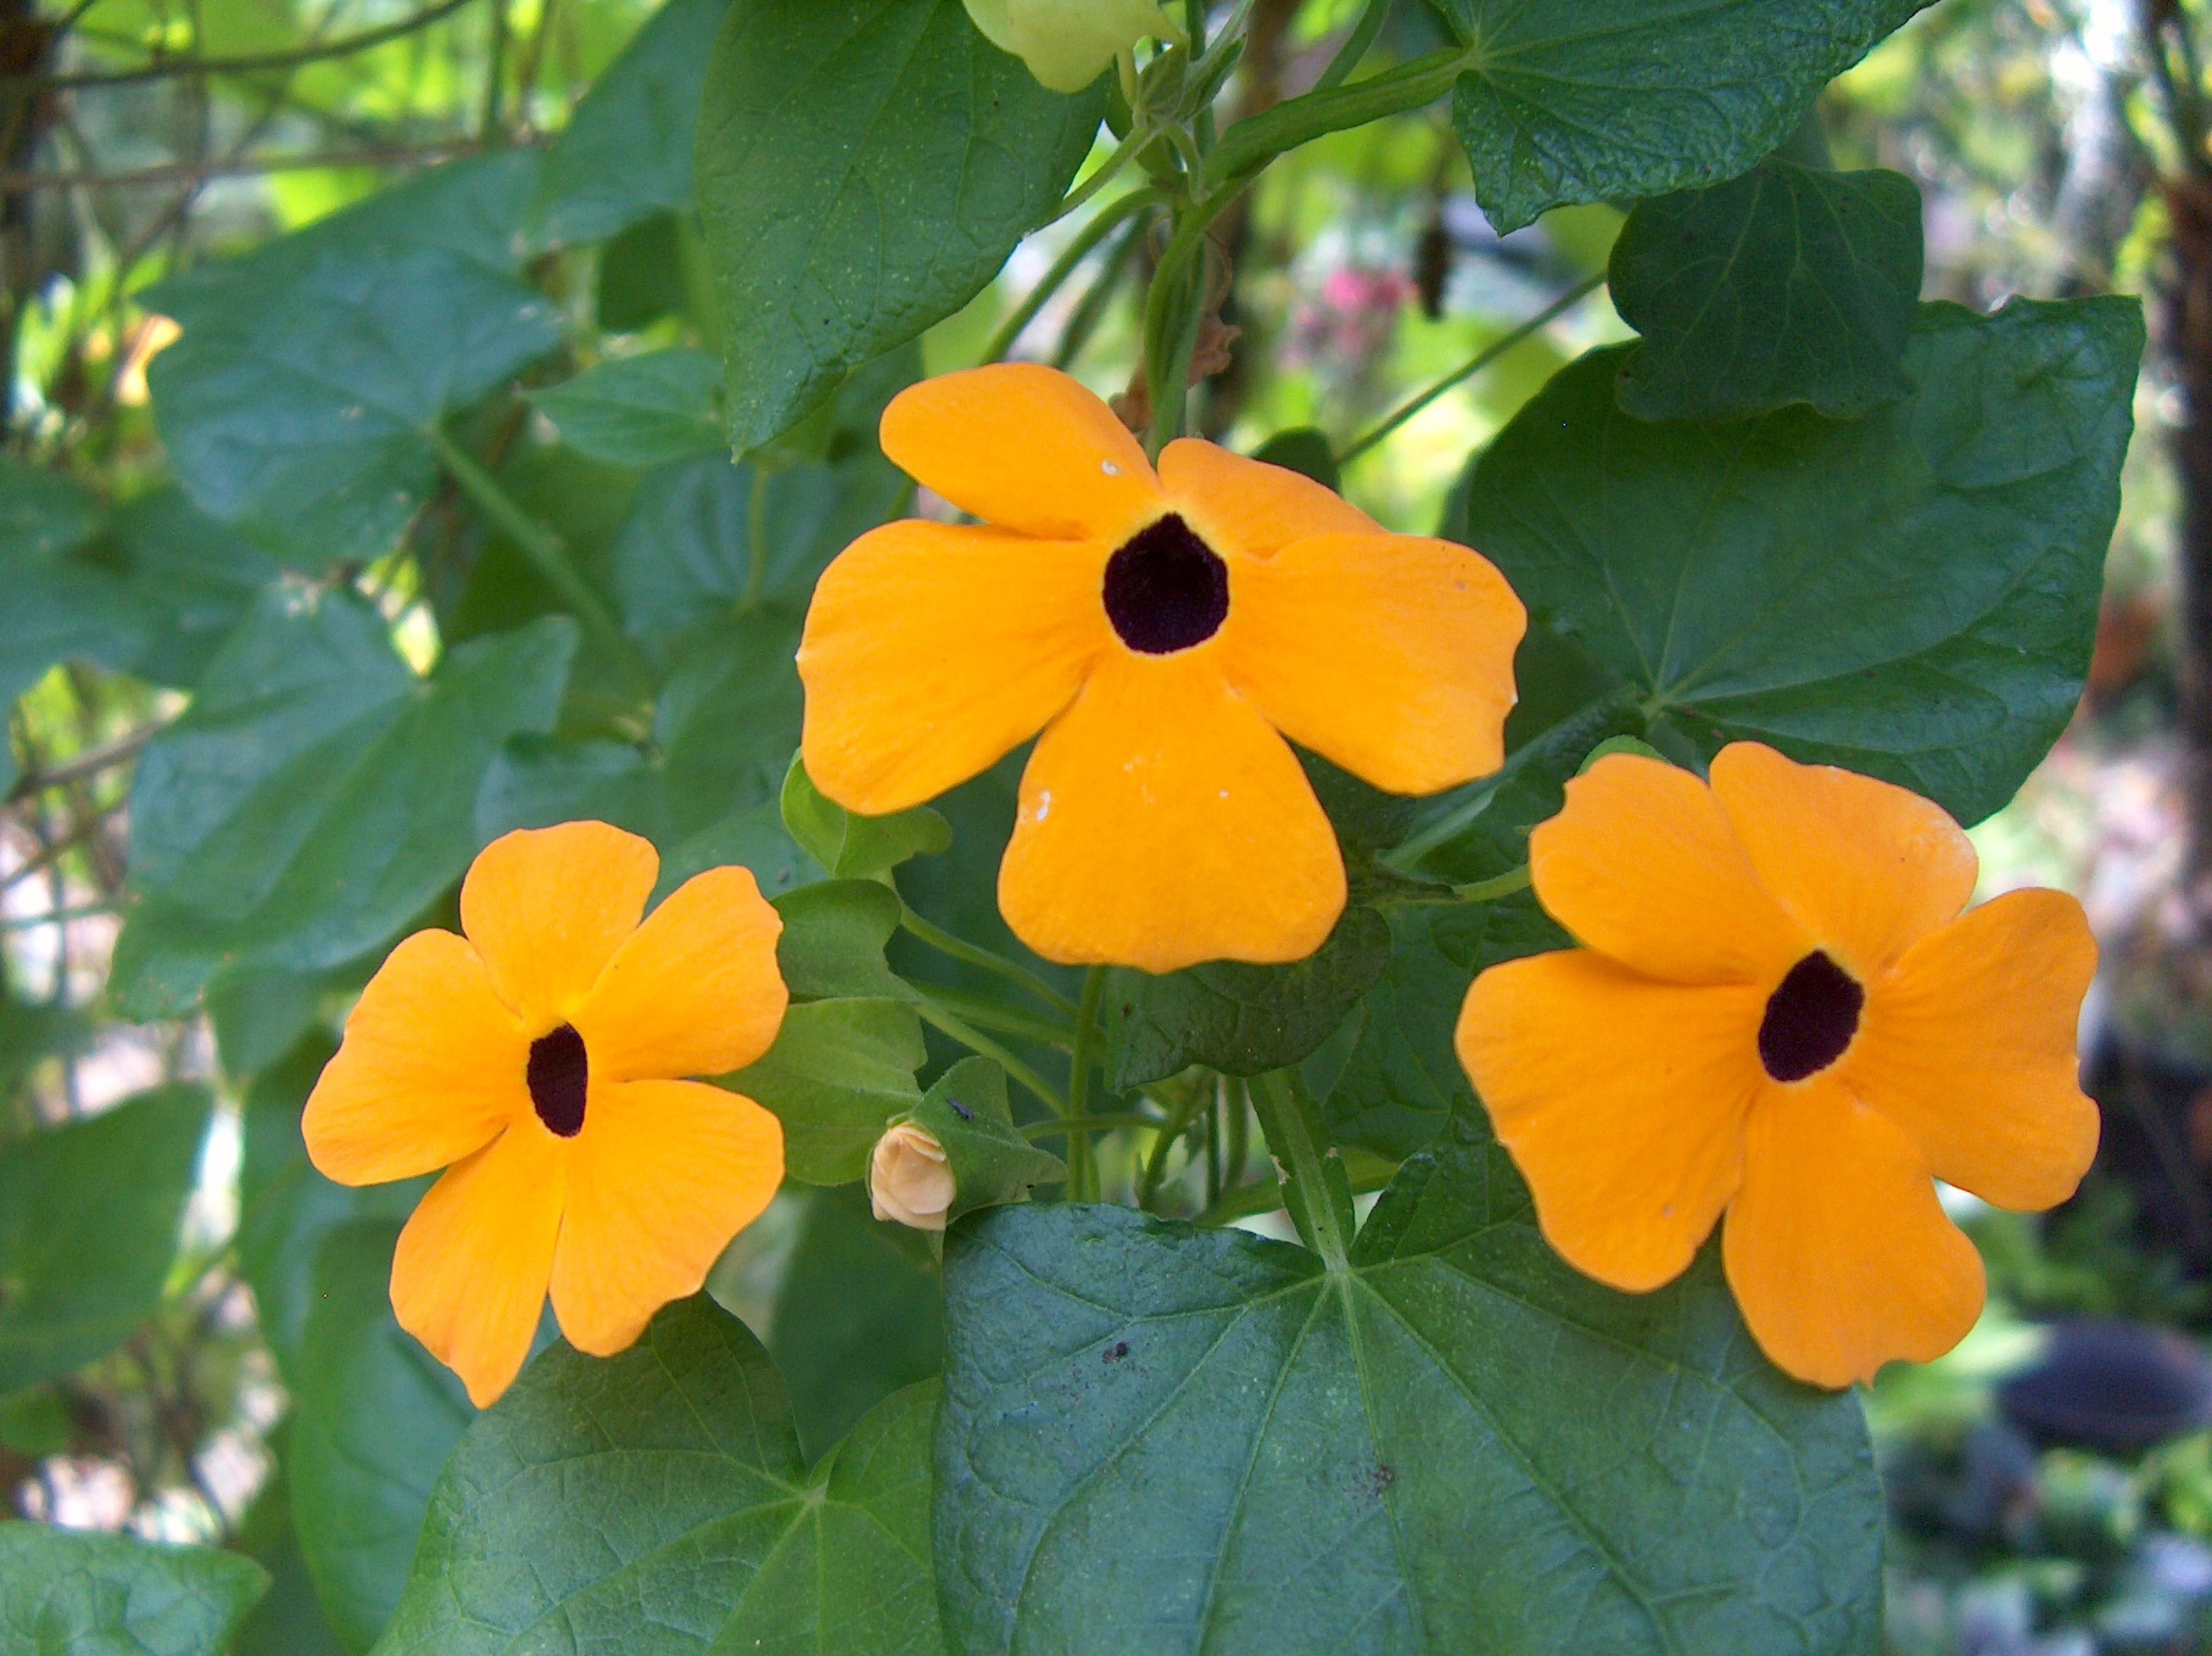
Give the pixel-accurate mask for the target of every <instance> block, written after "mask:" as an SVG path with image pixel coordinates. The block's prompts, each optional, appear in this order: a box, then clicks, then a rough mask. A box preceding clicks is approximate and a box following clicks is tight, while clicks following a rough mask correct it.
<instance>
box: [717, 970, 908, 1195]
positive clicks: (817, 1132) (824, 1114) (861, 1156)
mask: <svg viewBox="0 0 2212 1656" xmlns="http://www.w3.org/2000/svg"><path fill="white" fill-rule="evenodd" d="M928 1056H929V1055H928V1052H927V1049H926V1048H924V1046H923V1045H922V1040H921V1020H920V1019H919V1018H917V1017H915V1012H914V1008H912V1007H910V1006H908V1004H907V1003H906V1002H903V1001H894V1000H888V999H849V1000H836V1001H806V1002H800V1003H799V1005H797V1006H794V1007H793V1008H791V1009H790V1010H789V1011H788V1012H787V1013H786V1014H784V1018H783V1027H782V1028H781V1029H780V1030H778V1031H777V1032H776V1037H775V1045H774V1046H772V1047H770V1048H769V1050H768V1053H767V1056H764V1057H763V1058H762V1059H761V1060H760V1062H757V1063H756V1064H754V1065H752V1066H751V1067H750V1068H746V1069H741V1070H739V1071H738V1073H737V1074H736V1075H732V1076H730V1077H729V1078H728V1084H729V1086H730V1087H732V1088H733V1089H734V1090H735V1091H737V1092H739V1093H744V1095H745V1096H746V1097H747V1098H750V1099H755V1100H757V1102H759V1103H761V1104H764V1105H767V1106H768V1107H769V1109H770V1110H773V1111H775V1113H776V1115H777V1116H778V1117H780V1118H781V1121H782V1123H783V1160H784V1169H785V1171H786V1172H787V1173H788V1174H789V1175H790V1176H791V1177H792V1178H795V1179H799V1180H800V1181H802V1182H803V1183H805V1184H847V1183H849V1182H850V1181H852V1180H854V1179H856V1178H860V1175H861V1174H862V1173H863V1172H866V1170H867V1166H868V1152H869V1151H870V1150H872V1149H873V1148H875V1143H876V1141H877V1140H878V1139H879V1138H881V1137H882V1136H883V1135H884V1126H885V1124H886V1123H889V1122H890V1118H891V1117H893V1116H898V1115H903V1114H905V1113H906V1112H907V1111H910V1110H912V1109H913V1108H914V1107H915V1105H918V1104H920V1103H921V1087H919V1086H917V1085H916V1084H915V1079H914V1075H915V1071H916V1070H917V1069H919V1068H921V1066H922V1064H923V1063H924V1062H927V1058H928Z"/></svg>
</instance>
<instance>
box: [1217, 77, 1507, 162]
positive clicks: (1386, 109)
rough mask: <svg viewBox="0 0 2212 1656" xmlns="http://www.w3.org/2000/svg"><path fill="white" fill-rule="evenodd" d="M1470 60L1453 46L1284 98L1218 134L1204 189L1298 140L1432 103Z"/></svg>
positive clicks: (1270, 157) (1294, 146)
mask: <svg viewBox="0 0 2212 1656" xmlns="http://www.w3.org/2000/svg"><path fill="white" fill-rule="evenodd" d="M1472 67H1474V54H1473V53H1471V52H1468V50H1467V49H1466V48H1464V47H1462V46H1453V47H1450V48H1449V49H1447V50H1445V51H1443V52H1431V53H1429V54H1428V56H1426V57H1425V58H1415V59H1413V62H1411V63H1409V64H1399V65H1397V66H1396V67H1395V68H1394V69H1386V70H1383V72H1382V73H1381V74H1379V75H1370V76H1368V77H1367V78H1366V79H1365V80H1364V81H1354V82H1352V83H1351V84H1350V85H1348V86H1331V87H1316V88H1315V89H1314V90H1313V91H1311V92H1308V93H1304V94H1301V95H1300V96H1298V97H1295V98H1287V99H1285V100H1283V101H1282V102H1281V103H1279V104H1277V105H1276V106H1275V107H1273V108H1272V109H1268V110H1263V111H1262V112H1261V113H1259V114H1257V115H1252V116H1249V117H1247V118H1246V119H1243V120H1241V121H1239V122H1237V125H1234V126H1232V127H1231V128H1230V129H1229V130H1228V131H1226V132H1225V133H1223V134H1222V135H1221V142H1220V143H1218V144H1216V145H1215V146H1214V148H1213V152H1212V154H1211V155H1208V156H1207V157H1206V173H1205V177H1204V179H1203V180H1202V183H1203V185H1204V187H1205V188H1206V190H1207V192H1209V193H1210V192H1212V191H1215V190H1219V189H1224V188H1233V187H1238V186H1243V185H1244V184H1246V183H1249V181H1250V180H1252V179H1254V178H1255V177H1256V176H1258V174H1260V172H1261V169H1262V168H1264V167H1266V166H1267V163H1268V162H1269V161H1273V160H1274V158H1275V157H1276V156H1278V155H1282V154H1284V153H1285V151H1287V150H1291V149H1297V147H1298V146H1299V145H1300V144H1303V143H1312V142H1313V140H1314V139H1316V138H1319V137H1327V136H1328V134H1329V133H1331V132H1341V131H1346V130H1347V129H1349V128H1351V127H1355V126H1364V125H1367V124H1368V123H1369V122H1370V121H1379V120H1381V119H1383V117H1385V116H1387V115H1402V114H1404V113H1406V112H1407V110H1411V109H1419V108H1422V107H1425V106H1427V105H1429V104H1432V103H1434V102H1435V101H1436V100H1437V99H1439V98H1441V97H1443V95H1444V94H1446V93H1447V92H1449V91H1450V90H1451V89H1452V88H1453V86H1454V85H1455V83H1456V82H1458V80H1459V77H1460V76H1462V75H1463V74H1465V73H1466V72H1467V71H1468V70H1469V69H1470V68H1472Z"/></svg>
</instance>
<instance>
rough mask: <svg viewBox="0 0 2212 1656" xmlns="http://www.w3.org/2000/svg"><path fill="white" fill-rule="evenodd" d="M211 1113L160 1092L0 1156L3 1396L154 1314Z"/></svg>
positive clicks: (183, 1090) (191, 1099)
mask: <svg viewBox="0 0 2212 1656" xmlns="http://www.w3.org/2000/svg"><path fill="white" fill-rule="evenodd" d="M210 1107H211V1106H210V1099H209V1098H208V1095H207V1093H206V1092H205V1091H204V1089H203V1088H200V1087H157V1088H155V1090H154V1091H153V1092H150V1093H141V1094H139V1095H138V1096H137V1098H135V1099H131V1100H130V1101H128V1102H127V1103H124V1104H119V1105H116V1106H115V1108H113V1109H112V1110H110V1111H106V1113H105V1114H102V1115H98V1116H94V1117H91V1118H90V1119H88V1120H83V1121H74V1122H71V1123H69V1124H68V1125H67V1126H64V1127H47V1128H41V1129H39V1130H37V1131H35V1132H33V1133H30V1134H28V1135H25V1136H24V1137H21V1138H18V1139H16V1140H15V1141H14V1142H11V1143H9V1145H7V1146H6V1147H5V1148H4V1149H0V1393H4V1392H9V1391H18V1390H20V1389H21V1388H22V1387H24V1386H27V1385H37V1384H38V1383H39V1382H40V1381H41V1380H49V1379H59V1378H60V1377H61V1376H63V1375H64V1374H72V1373H76V1371H77V1370H78V1369H80V1368H82V1367H84V1366H85V1364H87V1363H88V1362H90V1361H93V1359H94V1358H95V1357H103V1356H106V1355H107V1353H109V1352H110V1351H112V1350H113V1349H115V1348H116V1347H117V1346H118V1345H119V1344H120V1343H122V1342H123V1339H124V1337H125V1336H126V1335H128V1334H129V1333H130V1332H131V1330H132V1329H134V1328H136V1327H137V1325H138V1324H140V1323H141V1322H143V1321H144V1320H145V1318H148V1317H149V1316H150V1315H152V1314H153V1312H154V1309H155V1306H158V1305H160V1304H161V1288H162V1285H163V1284H164V1283H165V1282H167V1278H168V1275H169V1266H170V1264H171V1263H172V1262H173V1260H174V1259H175V1258H176V1257H177V1242H178V1236H179V1228H180V1227H181V1226H182V1224H183V1222H184V1214H185V1201H186V1200H187V1198H189V1197H190V1196H191V1192H192V1184H193V1182H194V1179H195V1178H196V1177H197V1173H198V1171H199V1158H200V1142H201V1141H202V1140H203V1139H204V1138H205V1137H206V1136H207V1127H208V1117H209V1111H210Z"/></svg>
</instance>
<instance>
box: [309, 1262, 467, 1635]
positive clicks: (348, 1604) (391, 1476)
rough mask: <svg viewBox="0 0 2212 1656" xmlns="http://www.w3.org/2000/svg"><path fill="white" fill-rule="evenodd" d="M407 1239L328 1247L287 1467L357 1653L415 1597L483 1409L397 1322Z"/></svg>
mask: <svg viewBox="0 0 2212 1656" xmlns="http://www.w3.org/2000/svg"><path fill="white" fill-rule="evenodd" d="M398 1235H399V1227H398V1225H396V1224H394V1223H392V1222H390V1221H378V1220H367V1221H359V1222H357V1223H354V1224H350V1225H347V1226H344V1227H341V1228H339V1229H337V1230H335V1231H333V1232H331V1233H330V1235H329V1236H327V1237H326V1238H325V1239H324V1240H323V1243H322V1245H321V1247H320V1248H319V1250H318V1251H317V1255H316V1259H315V1273H314V1286H315V1301H314V1306H313V1310H312V1311H311V1312H309V1313H308V1317H307V1332H306V1337H305V1339H304V1340H303V1341H302V1342H301V1360H300V1362H299V1364H298V1378H297V1379H296V1381H295V1384H294V1386H293V1401H294V1409H293V1416H292V1428H291V1444H290V1451H291V1452H290V1458H289V1467H290V1475H291V1500H292V1519H293V1522H294V1524H295V1526H296V1527H297V1529H298V1531H299V1537H300V1549H301V1554H302V1556H304V1557H305V1559H306V1560H307V1573H308V1574H309V1575H310V1576H311V1577H313V1580H314V1583H315V1592H316V1594H317V1596H318V1597H319V1598H320V1599H321V1600H322V1604H323V1609H324V1611H325V1614H326V1615H327V1616H329V1617H330V1621H331V1626H332V1627H334V1628H336V1629H337V1632H338V1635H339V1636H340V1637H341V1638H343V1640H344V1641H345V1642H346V1645H347V1647H348V1648H349V1649H352V1650H366V1649H368V1647H369V1646H370V1645H372V1644H374V1642H375V1641H376V1637H377V1635H379V1634H380V1633H381V1632H383V1630H384V1627H385V1624H386V1623H387V1622H389V1621H390V1620H391V1619H392V1610H393V1609H394V1608H395V1607H396V1606H397V1605H398V1603H399V1595H400V1593H401V1592H402V1590H403V1589H404V1587H405V1586H406V1585H407V1575H408V1569H409V1567H410V1565H411V1564H412V1563H413V1562H414V1560H415V1543H416V1541H417V1540H419V1539H420V1538H421V1536H422V1515H423V1513H426V1512H427V1511H428V1509H429V1505H430V1490H431V1487H432V1486H433V1485H434V1484H435V1482H437V1477H438V1473H439V1470H440V1469H441V1468H442V1467H443V1466H444V1465H445V1464H446V1457H447V1455H448V1454H450V1453H451V1452H453V1446H454V1445H455V1444H456V1443H459V1441H460V1439H461V1434H462V1433H463V1432H464V1431H465V1429H466V1428H467V1427H468V1423H469V1422H470V1421H471V1419H473V1418H474V1417H475V1415H476V1410H475V1409H471V1407H470V1406H469V1398H468V1393H467V1392H466V1391H465V1390H464V1389H463V1388H462V1385H461V1383H460V1381H459V1379H455V1378H454V1376H453V1374H452V1373H449V1372H447V1369H445V1368H444V1367H442V1366H441V1364H440V1363H439V1362H438V1361H437V1360H436V1359H435V1358H434V1357H433V1356H431V1355H430V1354H429V1353H428V1352H427V1351H425V1350H424V1349H422V1346H421V1345H420V1344H419V1343H417V1342H416V1340H415V1338H414V1336H412V1335H410V1334H408V1333H406V1332H405V1331H404V1330H402V1329H401V1328H400V1326H399V1324H398V1321H397V1320H396V1319H395V1318H393V1316H392V1294H391V1288H390V1282H391V1279H392V1246H393V1245H394V1243H395V1242H396V1241H397V1240H398Z"/></svg>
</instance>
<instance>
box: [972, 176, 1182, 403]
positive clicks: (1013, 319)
mask: <svg viewBox="0 0 2212 1656" xmlns="http://www.w3.org/2000/svg"><path fill="white" fill-rule="evenodd" d="M1158 200H1159V193H1158V192H1157V191H1153V190H1132V191H1131V192H1129V193H1128V194H1127V195H1126V196H1117V197H1116V198H1115V199H1113V200H1112V201H1109V202H1108V203H1107V204H1105V205H1104V206H1103V207H1101V208H1100V209H1099V210H1097V212H1096V213H1095V214H1093V215H1092V216H1091V222H1089V223H1088V224H1086V225H1085V226H1084V227H1083V228H1082V229H1080V230H1079V231H1078V232H1077V233H1076V234H1075V236H1074V238H1073V240H1070V241H1069V242H1068V244H1067V246H1066V248H1065V249H1063V250H1062V252H1061V253H1060V257H1059V258H1058V259H1054V261H1053V265H1052V268H1051V269H1050V270H1048V271H1046V272H1045V273H1044V275H1043V277H1042V278H1040V279H1039V281H1038V282H1037V284H1036V286H1035V287H1033V288H1031V289H1030V291H1029V296H1028V297H1027V298H1025V299H1024V300H1023V301H1022V302H1021V303H1020V304H1018V305H1017V306H1015V307H1014V312H1013V314H1012V315H1011V316H1009V317H1007V318H1006V320H1005V321H1004V322H1002V323H1000V325H999V331H998V332H996V333H994V334H993V335H992V336H991V343H990V344H987V345H986V346H985V347H984V348H983V360H984V361H985V362H1001V361H1004V360H1005V358H1006V353H1007V352H1008V351H1010V350H1012V349H1013V348H1014V345H1015V344H1016V342H1018V340H1019V339H1020V338H1021V337H1022V333H1023V331H1024V329H1026V328H1027V327H1028V326H1029V325H1030V323H1032V322H1034V321H1036V319H1037V313H1038V312H1039V311H1041V310H1042V309H1043V308H1044V307H1046V305H1048V304H1049V303H1050V302H1051V301H1052V296H1053V295H1054V294H1056V293H1058V292H1059V291H1060V289H1061V288H1062V287H1064V286H1066V283H1067V278H1068V277H1071V276H1073V275H1074V274H1075V272H1076V270H1077V267H1078V266H1079V265H1081V264H1082V263H1083V261H1084V260H1085V259H1088V258H1089V257H1090V256H1091V250H1092V249H1093V248H1095V247H1097V246H1098V244H1099V243H1100V242H1102V241H1103V240H1105V239H1106V238H1107V237H1108V236H1109V235H1111V234H1114V231H1115V227H1116V226H1118V225H1120V224H1121V223H1122V222H1125V221H1126V220H1127V219H1128V218H1129V217H1130V216H1133V215H1134V214H1136V213H1139V212H1142V211H1143V210H1145V209H1146V208H1148V207H1151V206H1152V205H1153V204H1156V203H1157V202H1158Z"/></svg>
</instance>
